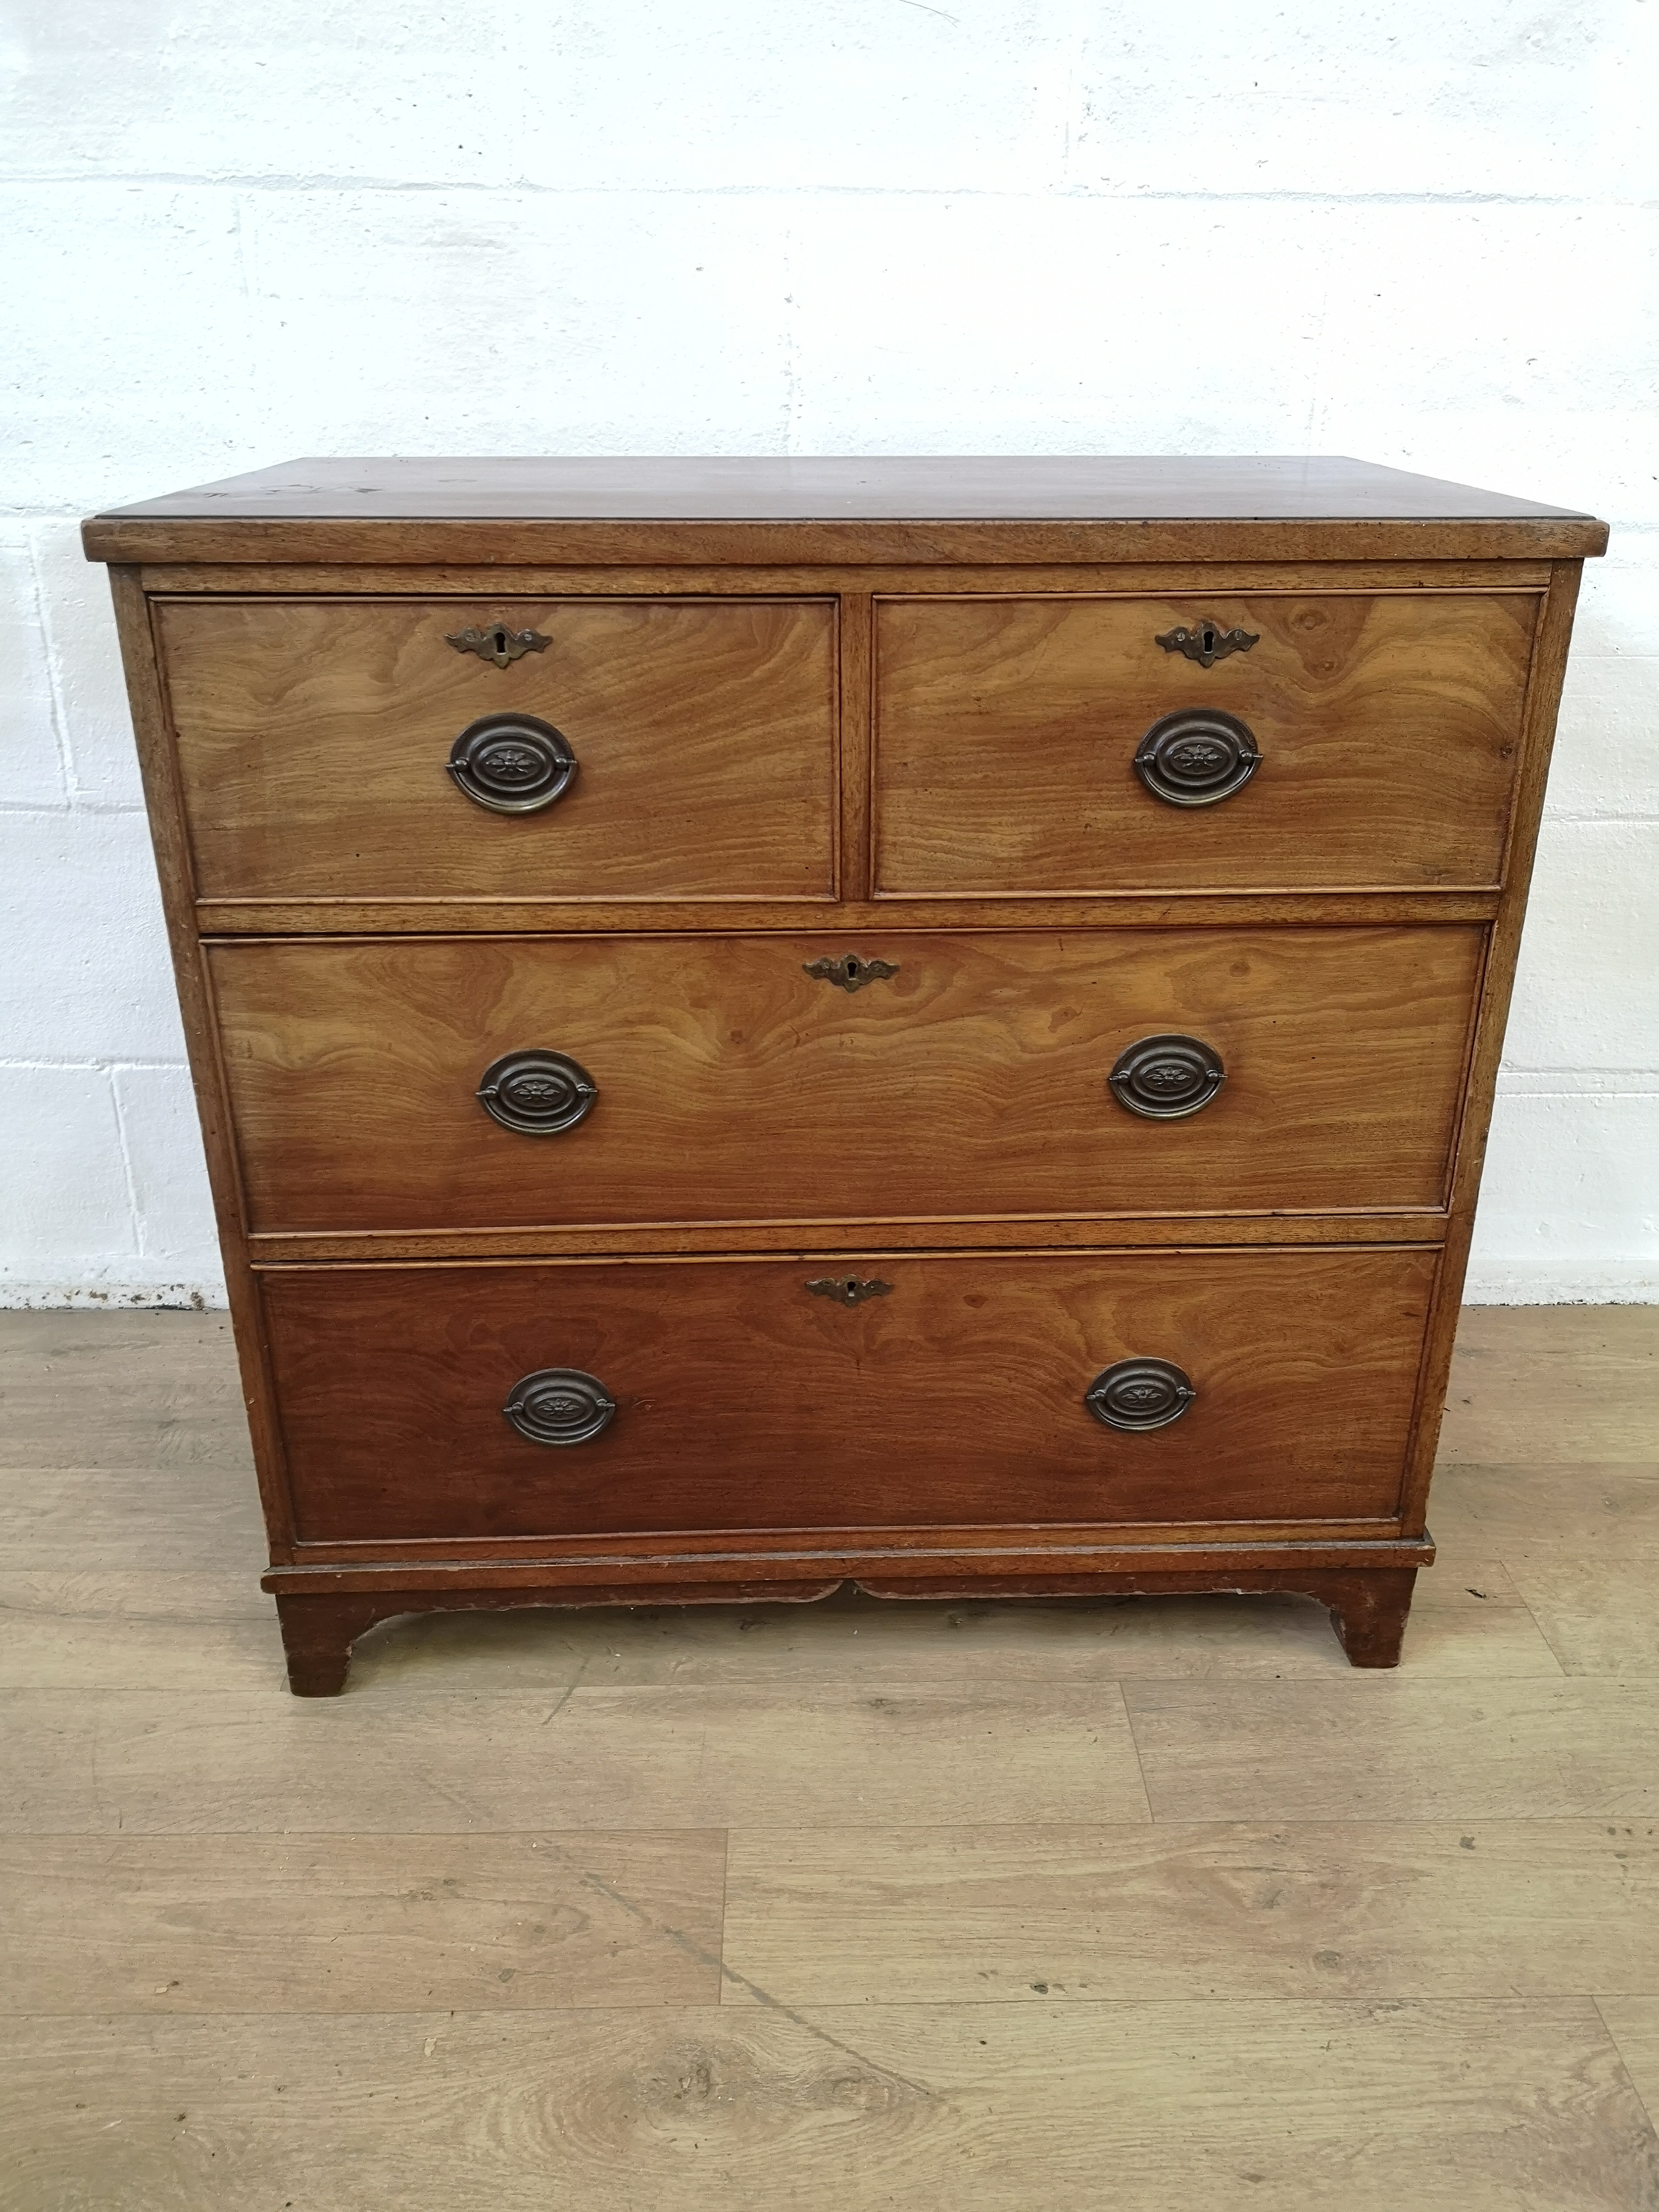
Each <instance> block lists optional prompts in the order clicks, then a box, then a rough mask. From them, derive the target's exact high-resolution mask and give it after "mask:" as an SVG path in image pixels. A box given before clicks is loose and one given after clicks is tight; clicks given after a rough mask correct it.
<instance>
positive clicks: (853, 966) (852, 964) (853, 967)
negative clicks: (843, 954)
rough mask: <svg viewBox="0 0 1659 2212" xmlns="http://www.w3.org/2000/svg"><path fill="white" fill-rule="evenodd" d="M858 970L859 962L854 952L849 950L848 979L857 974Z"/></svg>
mask: <svg viewBox="0 0 1659 2212" xmlns="http://www.w3.org/2000/svg"><path fill="white" fill-rule="evenodd" d="M858 972H859V963H858V962H857V961H856V960H854V957H853V956H852V954H851V953H850V952H849V953H848V956H847V973H848V979H849V980H850V979H851V978H852V977H853V976H854V975H857V974H858Z"/></svg>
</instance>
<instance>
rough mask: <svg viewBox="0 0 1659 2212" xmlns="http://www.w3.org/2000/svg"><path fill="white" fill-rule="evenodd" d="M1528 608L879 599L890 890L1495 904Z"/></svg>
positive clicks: (880, 794) (881, 821)
mask: <svg viewBox="0 0 1659 2212" xmlns="http://www.w3.org/2000/svg"><path fill="white" fill-rule="evenodd" d="M1536 607H1537V601H1536V599H1534V598H1533V597H1531V596H1530V595H1526V594H1519V593H1506V594H1497V593H1475V592H1416V593H1413V594H1410V595H1405V596H1389V595H1381V596H1364V595H1358V594H1340V593H1332V594H1322V595H1321V596H1318V597H1307V598H1296V597H1288V596H1271V595H1267V594H1264V595H1262V596H1260V597H1257V598H1246V599H1238V598H1229V597H1226V596H1225V595H1221V594H1213V595H1212V594H1202V595H1200V597H1198V598H1197V599H1194V600H1190V601H1176V600H1161V599H1062V598H1053V599H965V598H960V599H944V598H941V599H884V600H881V601H879V602H878V607H877V615H876V654H877V658H876V763H877V765H876V779H875V796H874V825H875V827H874V835H875V878H876V888H877V890H878V893H885V894H888V895H890V896H898V895H902V894H912V895H922V896H928V895H936V896H969V895H972V894H975V893H991V894H994V893H1015V892H1024V893H1026V894H1028V895H1029V894H1032V893H1037V894H1042V893H1054V894H1060V893H1073V894H1079V893H1087V892H1091V891H1108V890H1136V889H1185V890H1198V889H1213V890H1229V889H1258V890H1273V889H1283V890H1310V889H1315V888H1319V887H1328V888H1334V889H1343V888H1360V887H1369V888H1377V889H1406V888H1423V887H1430V886H1436V885H1439V886H1449V885H1459V886H1466V887H1475V886H1490V885H1492V884H1495V883H1496V882H1497V881H1498V874H1499V871H1500V868H1501V866H1502V860H1503V852H1504V836H1505V831H1506V829H1507V825H1508V821H1509V810H1510V793H1511V788H1512V786H1513V782H1514V775H1515V766H1516V754H1517V750H1518V744H1519V738H1520V732H1521V722H1522V702H1523V698H1524V695H1525V690H1526V682H1527V672H1528V665H1529V661H1530V654H1531V645H1532V633H1533V625H1534V616H1535V612H1536ZM1206 632H1207V633H1209V635H1208V637H1207V639H1206ZM1182 636H1184V637H1185V639H1186V640H1187V641H1188V643H1189V644H1190V645H1192V647H1193V649H1194V651H1196V652H1197V653H1198V654H1199V658H1198V659H1192V658H1189V657H1188V653H1186V652H1183V651H1182V650H1181V649H1180V647H1179V643H1178V640H1179V639H1180V638H1181V637H1182ZM1231 637H1237V639H1238V640H1239V641H1240V647H1241V648H1242V649H1234V650H1231V651H1229V650H1227V649H1226V645H1227V641H1228V640H1229V639H1230V638H1231ZM1246 640H1249V641H1250V642H1249V644H1248V646H1244V645H1243V641H1246ZM1205 659H1208V660H1209V665H1207V666H1206V665H1203V663H1204V661H1205ZM1218 717H1220V718H1221V719H1220V720H1219V721H1218V719H1217V718H1218ZM1241 733H1242V734H1241ZM1138 755H1140V756H1141V757H1142V765H1141V768H1140V769H1137V766H1136V760H1137V756H1138ZM1252 756H1254V763H1255V764H1254V765H1251V761H1252ZM1241 777H1242V778H1243V780H1242V781H1241V780H1240V779H1241ZM1218 793H1222V794H1225V795H1220V796H1218V795H1217V794H1218Z"/></svg>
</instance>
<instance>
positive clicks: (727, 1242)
mask: <svg viewBox="0 0 1659 2212" xmlns="http://www.w3.org/2000/svg"><path fill="white" fill-rule="evenodd" d="M831 1226H832V1227H833V1231H834V1234H835V1235H836V1237H837V1239H839V1240H840V1241H842V1242H843V1243H866V1244H867V1243H870V1242H871V1241H872V1238H873V1237H875V1236H877V1235H878V1234H879V1237H880V1239H881V1242H882V1243H883V1244H884V1245H885V1246H886V1247H887V1248H888V1249H890V1251H895V1252H930V1251H940V1250H944V1251H957V1252H963V1251H967V1252H994V1251H1022V1252H1023V1251H1028V1250H1030V1249H1034V1248H1036V1247H1038V1246H1041V1247H1042V1249H1045V1250H1054V1251H1062V1252H1063V1251H1075V1250H1081V1249H1085V1248H1086V1249H1093V1248H1095V1247H1097V1245H1098V1244H1099V1243H1100V1241H1101V1237H1102V1234H1103V1217H1101V1216H1100V1215H1098V1214H1086V1213H1085V1214H1077V1213H1073V1214H1066V1215H1063V1216H1060V1217H1059V1218H1056V1217H1054V1216H1053V1215H1048V1216H1043V1215H1037V1214H1029V1213H1026V1214H1015V1215H1012V1216H1006V1217H1004V1218H1000V1219H999V1218H991V1219H987V1218H985V1217H984V1216H983V1215H966V1214H961V1215H955V1216H951V1215H945V1216H939V1215H937V1214H936V1215H933V1216H932V1217H927V1218H922V1219H921V1220H919V1221H894V1220H892V1219H887V1220H881V1219H875V1220H868V1219H865V1220H861V1219H860V1218H858V1217H857V1216H856V1215H854V1216H851V1217H848V1216H843V1217H842V1219H841V1220H840V1221H839V1222H836V1223H835V1224H833V1225H826V1224H824V1223H821V1222H820V1223H817V1224H812V1223H801V1222H793V1223H791V1222H786V1223H780V1222H777V1221H761V1222H754V1221H716V1222H685V1221H677V1222H672V1223H661V1222H658V1223H650V1222H645V1223H641V1224H637V1225H628V1224H621V1225H619V1224H615V1223H611V1224H607V1225H606V1226H605V1231H604V1232H603V1236H602V1237H601V1236H598V1235H596V1234H595V1232H594V1230H593V1228H592V1225H586V1224H576V1225H573V1226H571V1227H568V1228H561V1227H559V1226H558V1225H551V1226H546V1225H544V1226H541V1227H538V1228H534V1229H523V1228H520V1229H422V1230H385V1229H383V1230H363V1231H357V1230H331V1231H328V1230H300V1231H292V1232H289V1231H270V1232H269V1233H261V1234H259V1235H257V1236H254V1237H251V1238H250V1239H249V1245H250V1249H252V1254H253V1257H254V1263H255V1265H256V1266H258V1267H265V1266H280V1265H283V1264H284V1263H293V1264H298V1265H300V1266H307V1265H310V1264H312V1263H313V1262H315V1261H319V1260H358V1261H362V1260H583V1259H590V1258H592V1256H593V1250H594V1247H595V1245H596V1244H599V1243H603V1245H604V1247H605V1253H606V1255H608V1256H615V1257H621V1256H622V1255H641V1256H644V1257H657V1258H662V1259H685V1258H690V1257H695V1256H697V1255H706V1256H707V1257H708V1258H710V1259H720V1258H733V1257H736V1256H737V1255H739V1254H742V1253H745V1252H775V1251H777V1250H778V1249H779V1248H780V1246H784V1245H787V1246H789V1247H791V1248H793V1247H795V1246H797V1245H798V1244H799V1243H801V1242H802V1241H804V1239H805V1237H807V1236H808V1235H809V1234H810V1235H811V1237H814V1239H816V1238H817V1237H821V1236H822V1235H823V1233H824V1231H825V1230H826V1228H827V1227H831ZM1109 1233H1110V1236H1111V1240H1112V1245H1113V1249H1115V1250H1116V1249H1130V1248H1133V1249H1159V1248H1163V1247H1166V1246H1173V1247H1180V1248H1182V1249H1187V1248H1189V1247H1209V1246H1215V1245H1225V1246H1231V1245H1239V1244H1374V1243H1376V1240H1377V1237H1379V1235H1384V1234H1386V1236H1387V1237H1388V1240H1389V1243H1390V1244H1436V1245H1437V1244H1438V1243H1440V1242H1441V1240H1442V1239H1443V1237H1444V1236H1445V1233H1446V1215H1445V1213H1444V1212H1443V1211H1441V1210H1440V1209H1439V1208H1438V1207H1428V1208H1424V1209H1422V1210H1420V1211H1395V1210H1392V1209H1391V1210H1390V1211H1389V1212H1387V1213H1376V1212H1371V1213H1259V1214H1251V1213H1174V1214H1132V1213H1118V1214H1114V1215H1112V1216H1111V1217H1110V1231H1109Z"/></svg>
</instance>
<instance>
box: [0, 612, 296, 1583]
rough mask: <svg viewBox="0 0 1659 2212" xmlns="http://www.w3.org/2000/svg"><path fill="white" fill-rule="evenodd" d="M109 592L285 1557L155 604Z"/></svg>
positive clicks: (266, 1388)
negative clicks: (158, 639)
mask: <svg viewBox="0 0 1659 2212" xmlns="http://www.w3.org/2000/svg"><path fill="white" fill-rule="evenodd" d="M110 593H111V597H112V599H113V601H114V605H115V627H116V632H117V635H118V638H119V641H120V647H121V665H122V668H123V670H124V671H125V677H126V688H127V701H128V704H129V706H130V707H131V712H132V729H133V737H134V739H135V742H136V744H137V751H138V767H139V773H140V775H142V777H143V788H144V806H145V811H146V812H147V814H148V816H149V833H150V842H151V844H152V846H153V848H154V850H155V868H156V874H157V876H158V878H160V883H161V908H162V912H163V914H164V915H165V917H166V920H167V947H168V951H169V952H170V953H171V955H172V959H173V981H174V982H175V983H176V985H177V987H178V992H179V1017H180V1019H181V1021H182V1024H183V1027H184V1032H185V1050H186V1051H187V1052H188V1054H189V1055H190V1073H191V1087H192V1089H193V1090H194V1091H195V1095H196V1111H197V1117H198V1119H199V1121H200V1122H201V1126H202V1144H203V1150H204V1153H205V1156H206V1160H207V1171H208V1182H209V1186H210V1189H211V1191H212V1194H213V1212H214V1221H215V1225H216V1228H217V1230H218V1232H219V1245H220V1250H221V1252H222V1255H223V1259H224V1267H225V1283H226V1289H227V1291H228V1297H229V1299H230V1308H231V1319H232V1324H233V1328H234V1333H235V1339H236V1350H237V1357H238V1361H239V1364H240V1370H241V1382H242V1396H243V1401H244V1404H245V1406H246V1418H247V1425H248V1429H249V1432H250V1434H251V1436H252V1443H253V1458H254V1466H255V1469H256V1472H257V1477H258V1487H259V1499H260V1504H261V1505H262V1507H263V1509H264V1519H265V1528H266V1530H267V1532H268V1534H269V1536H270V1549H271V1553H272V1556H273V1557H278V1558H279V1557H281V1556H283V1554H284V1553H286V1551H287V1550H288V1548H289V1543H290V1541H291V1537H290V1531H289V1526H288V1492H287V1487H286V1486H285V1484H284V1482H283V1462H282V1447H281V1443H280V1441H279V1437H278V1431H277V1426H276V1406H275V1403H274V1401H273V1397H272V1393H271V1387H270V1370H268V1368H267V1367H266V1365H265V1360H264V1346H263V1345H262V1344H261V1342H260V1340H259V1335H258V1305H257V1303H256V1301H255V1299H254V1297H253V1288H252V1274H251V1272H250V1269H249V1264H248V1255H247V1243H246V1221H245V1220H244V1218H243V1216H242V1200H241V1191H240V1186H239V1183H238V1180H237V1173H236V1154H235V1141H234V1133H233V1131H232V1127H231V1120H230V1108H229V1103H228V1100H227V1098H226V1097H225V1091H224V1082H223V1073H222V1067H221V1065H220V1058H219V1039H218V1031H217V1029H216V1025H215V1023H214V1018H213V1010H212V1005H211V1000H210V994H209V987H208V979H207V969H206V963H205V962H204V958H203V954H202V948H201V945H200V944H199V942H198V941H197V937H196V934H195V915H194V910H193V908H194V901H195V897H196V893H197V890H198V889H199V885H198V884H197V881H196V878H195V872H194V866H193V862H192V859H191V850H190V839H189V830H188V825H187V823H186V821H185V801H184V792H183V786H182V782H181V780H180V775H179V757H178V752H177V750H176V747H175V744H174V742H173V730H172V728H171V726H170V724H169V721H168V718H167V699H166V695H165V691H164V689H163V684H162V680H161V666H160V664H159V660H158V658H157V648H156V637H155V623H154V621H153V619H152V617H153V614H154V610H153V608H152V607H151V605H150V604H149V601H147V600H146V599H145V598H144V596H143V592H142V590H141V589H140V587H139V584H138V580H137V575H136V574H134V572H133V571H132V570H131V569H130V568H114V569H112V570H111V572H110ZM0 1450H3V1446H0ZM79 1456H80V1455H77V1458H78V1457H79Z"/></svg>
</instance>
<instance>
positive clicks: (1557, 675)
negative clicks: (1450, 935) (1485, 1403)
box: [1405, 562, 1581, 1528]
mask: <svg viewBox="0 0 1659 2212" xmlns="http://www.w3.org/2000/svg"><path fill="white" fill-rule="evenodd" d="M1580 574H1581V568H1580V564H1579V563H1578V562H1560V563H1558V564H1557V566H1556V568H1555V569H1554V571H1553V574H1552V577H1551V581H1550V588H1549V590H1548V592H1547V593H1546V595H1545V599H1544V604H1543V607H1542V609H1541V613H1540V617H1539V623H1538V632H1537V635H1536V638H1535V639H1534V648H1533V657H1532V666H1531V668H1530V670H1529V671H1528V679H1527V699H1526V710H1525V718H1524V731H1523V739H1522V760H1521V769H1520V775H1519V779H1518V781H1517V785H1516V805H1515V809H1514V812H1513V815H1512V817H1511V819H1510V829H1509V836H1508V840H1507V848H1506V851H1505V854H1504V884H1505V890H1504V904H1503V908H1502V910H1501V912H1500V913H1499V915H1498V921H1497V922H1496V924H1495V925H1494V927H1493V929H1492V941H1491V945H1490V949H1489V951H1488V953H1487V958H1486V976H1485V979H1484V981H1483V982H1482V985H1481V992H1480V1016H1479V1018H1478V1020H1477V1022H1476V1024H1475V1033H1474V1040H1473V1047H1472V1049H1471V1051H1470V1054H1469V1068H1468V1080H1467V1085H1466V1091H1465V1097H1464V1104H1463V1116H1462V1127H1461V1128H1460V1130H1459V1132H1458V1139H1457V1158H1456V1163H1455V1167H1454V1169H1453V1172H1452V1212H1453V1220H1452V1224H1451V1229H1450V1233H1449V1236H1448V1237H1447V1240H1446V1257H1445V1264H1444V1267H1443V1271H1442V1277H1441V1280H1442V1285H1443V1289H1442V1291H1441V1293H1440V1297H1439V1301H1438V1304H1437V1308H1436V1311H1435V1315H1434V1319H1433V1322H1432V1323H1431V1327H1430V1330H1429V1340H1428V1346H1427V1350H1426V1353H1425V1359H1424V1364H1423V1382H1424V1389H1423V1395H1422V1399H1421V1401H1420V1405H1419V1415H1418V1420H1417V1425H1416V1428H1415V1430H1414V1432H1413V1437H1412V1443H1411V1449H1410V1453H1409V1455H1408V1459H1407V1468H1406V1484H1405V1501H1406V1514H1407V1527H1408V1528H1421V1527H1422V1526H1423V1516H1424V1514H1425V1510H1427V1503H1428V1492H1429V1483H1430V1480H1431V1476H1432V1474H1433V1469H1434V1459H1435V1450H1436V1439H1437V1435H1438V1431H1439V1426H1440V1416H1441V1412H1442V1408H1443V1406H1444V1403H1445V1395H1446V1381H1447V1373H1448V1369H1449V1364H1450V1360H1451V1356H1452V1340H1453V1337H1454V1334H1455V1329H1456V1324H1457V1310H1458V1307H1459V1305H1460V1304H1462V1297H1463V1279H1464V1273H1465V1271H1466V1269H1467V1267H1468V1255H1469V1244H1470V1240H1471V1238H1472V1237H1473V1236H1474V1208H1475V1200H1476V1198H1477V1196H1478V1195H1479V1193H1480V1174H1481V1170H1482V1168H1483V1167H1484V1165H1485V1164H1486V1138H1487V1134H1488V1132H1489V1131H1490V1129H1491V1126H1492V1102H1493V1100H1494V1098H1495V1097H1496V1095H1497V1089H1498V1063H1499V1060H1501V1058H1502V1055H1503V1049H1504V1024H1505V1023H1506V1022H1507V1021H1508V1019H1509V1010H1510V994H1511V992H1512V990H1513V988H1514V985H1515V969H1516V961H1517V959H1518V958H1519V957H1520V951H1521V929H1522V922H1523V921H1524V920H1525V917H1526V910H1527V891H1528V887H1529V885H1530V884H1531V881H1532V864H1533V855H1534V851H1535V849H1536V848H1537V842H1538V826H1539V823H1540V822H1541V819H1542V818H1543V808H1544V787H1545V782H1546V780H1547V777H1548V775H1549V765H1550V755H1551V752H1552V750H1553V747H1554V744H1555V720H1556V710H1557V707H1558V704H1559V700H1560V696H1561V685H1562V682H1563V680H1564V678H1565V674H1566V665H1567V647H1568V644H1569V641H1571V635H1572V618H1573V613H1574V611H1575V609H1576V608H1577V603H1578V586H1579V580H1580Z"/></svg>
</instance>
